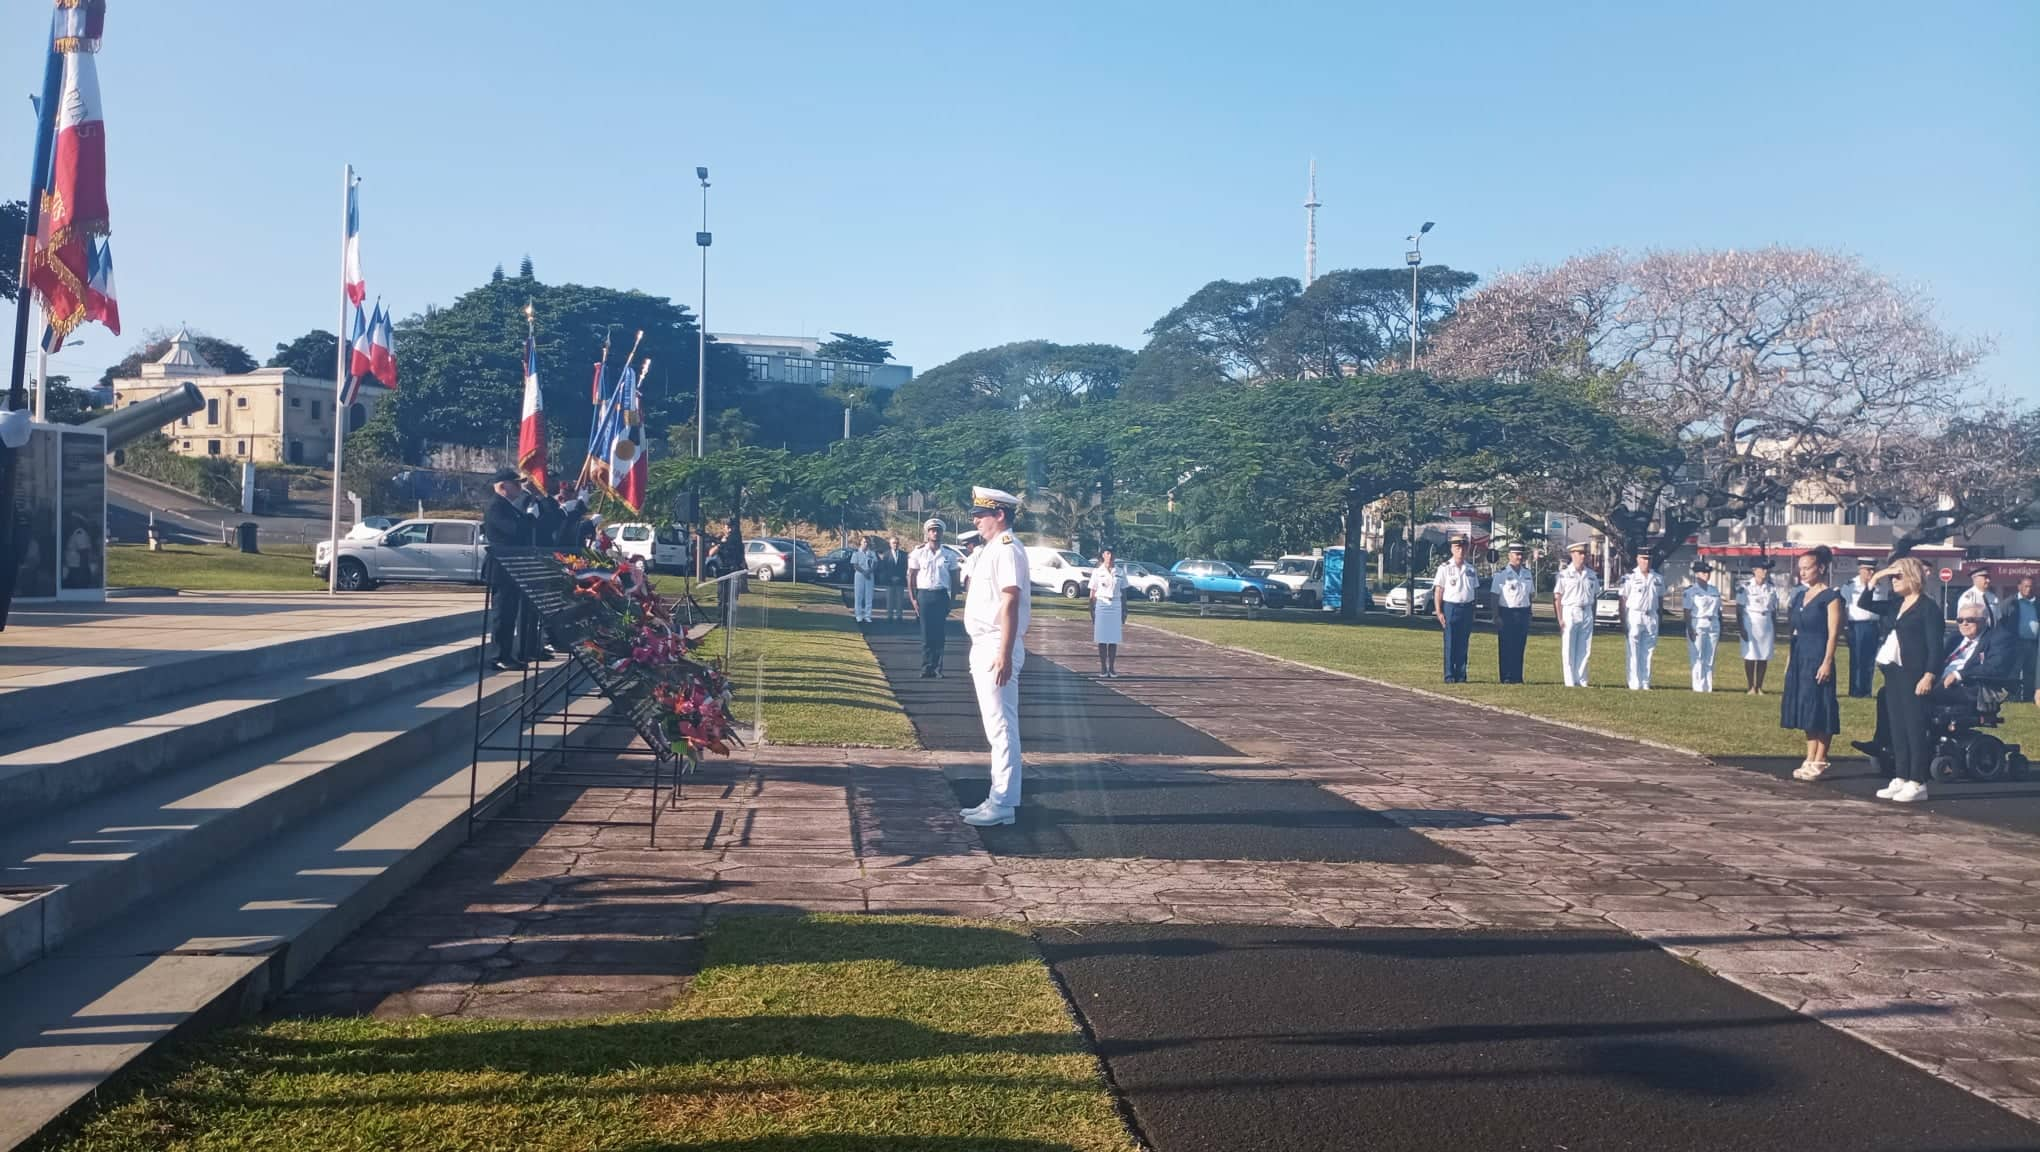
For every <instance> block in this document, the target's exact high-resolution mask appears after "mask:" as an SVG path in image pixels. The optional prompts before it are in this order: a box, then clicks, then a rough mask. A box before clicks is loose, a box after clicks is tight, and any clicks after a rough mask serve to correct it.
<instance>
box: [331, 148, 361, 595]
mask: <svg viewBox="0 0 2040 1152" xmlns="http://www.w3.org/2000/svg"><path fill="white" fill-rule="evenodd" d="M353 190H354V165H352V164H346V165H342V166H341V169H340V324H339V327H337V328H335V329H334V330H333V331H334V333H335V335H336V336H337V339H336V340H335V344H336V348H335V350H334V353H333V516H332V520H331V522H330V523H329V525H328V529H327V533H326V540H327V544H326V595H328V596H331V595H334V594H336V593H337V592H339V590H340V484H341V478H340V477H341V474H340V430H341V429H342V428H344V427H346V419H347V417H346V414H345V413H344V412H343V411H342V410H341V407H340V401H341V399H342V398H343V397H344V396H345V395H346V394H347V305H348V303H349V301H348V299H347V195H348V193H349V192H351V191H353Z"/></svg>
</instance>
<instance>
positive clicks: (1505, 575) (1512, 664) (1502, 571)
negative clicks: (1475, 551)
mask: <svg viewBox="0 0 2040 1152" xmlns="http://www.w3.org/2000/svg"><path fill="white" fill-rule="evenodd" d="M1490 591H1492V592H1493V593H1494V595H1495V632H1496V633H1497V634H1498V639H1499V640H1500V641H1501V652H1502V657H1501V665H1502V668H1501V673H1502V674H1501V680H1502V683H1504V684H1521V683H1522V682H1523V645H1524V644H1525V643H1527V642H1528V641H1529V639H1530V601H1531V600H1532V599H1534V598H1535V597H1536V595H1537V574H1536V573H1535V572H1532V571H1531V570H1530V569H1529V568H1526V567H1524V565H1523V546H1522V545H1521V544H1511V545H1509V562H1508V563H1507V564H1505V565H1503V566H1502V567H1500V568H1497V569H1495V578H1494V584H1493V587H1492V588H1491V589H1490Z"/></svg>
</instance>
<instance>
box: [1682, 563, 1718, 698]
mask: <svg viewBox="0 0 2040 1152" xmlns="http://www.w3.org/2000/svg"><path fill="white" fill-rule="evenodd" d="M1679 602H1680V604H1681V606H1682V607H1684V608H1685V610H1686V654H1687V658H1688V660H1689V661H1690V662H1691V663H1692V665H1693V691H1695V692H1712V691H1714V652H1715V649H1716V647H1717V646H1718V645H1719V644H1720V643H1721V589H1719V588H1716V587H1715V586H1714V565H1712V564H1709V563H1708V562H1707V561H1705V560H1696V561H1694V562H1693V584H1692V587H1690V588H1687V589H1686V590H1685V591H1684V592H1683V593H1680V595H1679Z"/></svg>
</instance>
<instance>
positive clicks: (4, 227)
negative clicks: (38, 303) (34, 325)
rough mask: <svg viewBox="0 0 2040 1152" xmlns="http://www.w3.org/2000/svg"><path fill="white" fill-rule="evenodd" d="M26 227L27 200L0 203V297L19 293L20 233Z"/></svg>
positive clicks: (16, 297) (8, 296)
mask: <svg viewBox="0 0 2040 1152" xmlns="http://www.w3.org/2000/svg"><path fill="white" fill-rule="evenodd" d="M27 227H28V202H27V201H25V200H9V201H6V202H5V203H0V299H6V300H10V301H11V300H15V299H18V298H19V297H20V295H21V234H22V231H23V230H24V229H26V228H27Z"/></svg>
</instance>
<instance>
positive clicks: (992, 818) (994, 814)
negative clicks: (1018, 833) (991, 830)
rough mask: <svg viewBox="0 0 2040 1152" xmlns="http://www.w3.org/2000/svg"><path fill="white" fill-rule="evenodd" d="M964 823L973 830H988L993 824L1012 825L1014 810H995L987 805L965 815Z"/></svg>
mask: <svg viewBox="0 0 2040 1152" xmlns="http://www.w3.org/2000/svg"><path fill="white" fill-rule="evenodd" d="M963 822H964V823H965V824H968V825H970V826H971V827H973V828H986V827H990V826H991V825H993V824H1011V823H1012V822H1013V809H1011V808H993V807H991V806H990V805H986V806H984V807H981V808H976V809H973V810H972V811H969V812H966V813H964V816H963Z"/></svg>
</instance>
